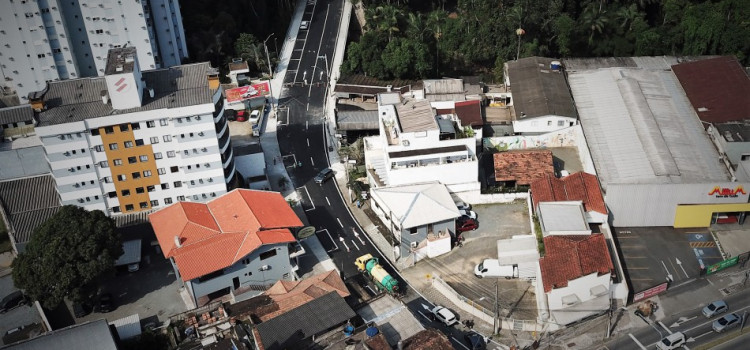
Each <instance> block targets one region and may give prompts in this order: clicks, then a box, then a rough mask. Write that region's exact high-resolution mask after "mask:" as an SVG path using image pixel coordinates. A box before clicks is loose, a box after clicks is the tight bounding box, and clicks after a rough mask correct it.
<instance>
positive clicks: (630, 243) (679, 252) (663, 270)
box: [613, 227, 722, 293]
mask: <svg viewBox="0 0 750 350" xmlns="http://www.w3.org/2000/svg"><path fill="white" fill-rule="evenodd" d="M613 233H614V236H615V239H616V241H617V244H618V246H619V248H620V250H621V252H622V254H621V256H622V259H623V260H624V262H625V264H624V266H623V267H624V268H625V273H626V275H628V277H629V280H630V283H631V286H632V288H633V292H634V293H637V292H640V291H643V290H646V289H648V288H650V287H653V286H656V285H658V284H660V283H662V282H664V281H666V280H667V276H671V278H672V280H673V281H674V283H677V284H679V283H680V282H682V281H685V280H689V279H692V278H696V277H698V276H699V274H700V267H701V264H703V265H704V266H709V265H711V264H715V263H717V262H719V261H721V260H722V259H721V254H720V253H719V250H718V249H717V248H716V243H715V242H714V241H713V238H712V237H711V234H710V233H709V232H708V230H707V229H700V228H696V229H675V228H671V227H620V228H614V232H613Z"/></svg>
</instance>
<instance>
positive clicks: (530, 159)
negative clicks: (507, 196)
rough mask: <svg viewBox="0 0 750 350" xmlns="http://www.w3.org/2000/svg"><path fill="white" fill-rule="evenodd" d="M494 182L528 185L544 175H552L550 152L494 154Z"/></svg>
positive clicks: (526, 151)
mask: <svg viewBox="0 0 750 350" xmlns="http://www.w3.org/2000/svg"><path fill="white" fill-rule="evenodd" d="M493 160H494V166H495V181H498V182H502V181H515V182H516V184H517V185H528V184H531V182H533V181H534V180H537V179H539V178H542V177H544V176H545V175H548V174H549V175H554V174H555V166H554V163H553V162H552V151H550V150H523V151H507V152H500V153H495V154H494V156H493Z"/></svg>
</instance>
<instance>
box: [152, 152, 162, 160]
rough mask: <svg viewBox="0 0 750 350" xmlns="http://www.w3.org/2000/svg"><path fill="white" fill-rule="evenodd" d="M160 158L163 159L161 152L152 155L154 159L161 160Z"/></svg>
mask: <svg viewBox="0 0 750 350" xmlns="http://www.w3.org/2000/svg"><path fill="white" fill-rule="evenodd" d="M162 158H164V157H163V156H162V155H161V152H156V153H154V159H162Z"/></svg>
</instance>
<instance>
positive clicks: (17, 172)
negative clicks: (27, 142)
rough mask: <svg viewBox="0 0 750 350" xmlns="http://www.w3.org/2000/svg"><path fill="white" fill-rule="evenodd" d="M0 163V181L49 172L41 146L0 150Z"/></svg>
mask: <svg viewBox="0 0 750 350" xmlns="http://www.w3.org/2000/svg"><path fill="white" fill-rule="evenodd" d="M0 164H1V165H2V166H0V181H3V180H9V179H16V178H21V177H28V176H34V175H42V174H49V173H50V168H49V163H48V162H47V158H46V157H45V155H44V148H43V147H42V146H34V147H25V148H18V149H12V150H8V151H2V152H0Z"/></svg>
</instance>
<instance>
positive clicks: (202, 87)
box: [39, 62, 213, 126]
mask: <svg viewBox="0 0 750 350" xmlns="http://www.w3.org/2000/svg"><path fill="white" fill-rule="evenodd" d="M210 71H211V67H210V66H209V64H208V63H207V62H204V63H195V64H188V65H182V66H177V67H171V68H165V69H155V70H149V71H144V72H142V77H143V80H144V82H145V85H146V87H147V88H152V89H154V97H153V98H151V97H150V96H149V94H148V92H147V91H146V90H145V89H144V96H143V104H142V106H141V107H137V108H130V109H125V110H116V109H113V108H112V105H111V103H108V104H105V103H103V102H102V91H106V90H107V83H106V81H105V80H104V77H95V78H81V79H72V80H61V81H53V82H49V83H48V85H47V90H46V91H43V92H41V94H43V96H44V97H43V99H44V101H45V104H46V108H47V109H46V110H45V111H43V112H41V113H39V126H49V125H57V124H63V123H70V122H78V121H83V120H85V119H88V118H97V117H102V116H107V115H111V114H121V113H132V112H138V111H146V110H155V109H162V108H178V107H186V106H194V105H201V104H206V103H212V99H211V96H212V93H213V91H211V90H210V89H209V87H208V73H209V72H210Z"/></svg>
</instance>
